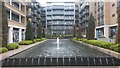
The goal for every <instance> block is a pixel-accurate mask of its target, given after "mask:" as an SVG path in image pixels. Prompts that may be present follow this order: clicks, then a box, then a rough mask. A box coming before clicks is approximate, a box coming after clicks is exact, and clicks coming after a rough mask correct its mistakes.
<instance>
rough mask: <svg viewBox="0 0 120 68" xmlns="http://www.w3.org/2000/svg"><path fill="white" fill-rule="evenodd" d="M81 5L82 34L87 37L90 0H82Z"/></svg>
mask: <svg viewBox="0 0 120 68" xmlns="http://www.w3.org/2000/svg"><path fill="white" fill-rule="evenodd" d="M79 6H80V7H79V18H80V25H81V30H82V36H83V37H86V31H87V27H88V19H89V0H80V5H79Z"/></svg>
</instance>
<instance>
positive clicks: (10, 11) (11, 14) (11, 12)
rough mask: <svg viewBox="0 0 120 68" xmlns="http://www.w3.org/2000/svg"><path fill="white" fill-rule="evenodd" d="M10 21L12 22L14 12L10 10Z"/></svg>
mask: <svg viewBox="0 0 120 68" xmlns="http://www.w3.org/2000/svg"><path fill="white" fill-rule="evenodd" d="M10 20H12V10H10Z"/></svg>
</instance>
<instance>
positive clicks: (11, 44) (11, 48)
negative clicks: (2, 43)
mask: <svg viewBox="0 0 120 68" xmlns="http://www.w3.org/2000/svg"><path fill="white" fill-rule="evenodd" d="M18 47H19V44H17V43H10V44H8V45H7V49H8V50H14V49H17V48H18Z"/></svg>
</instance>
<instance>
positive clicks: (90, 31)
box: [86, 13, 95, 39]
mask: <svg viewBox="0 0 120 68" xmlns="http://www.w3.org/2000/svg"><path fill="white" fill-rule="evenodd" d="M86 37H87V39H94V37H95V19H94V17H93V15H92V13H91V14H90V17H89V20H88V27H87V34H86Z"/></svg>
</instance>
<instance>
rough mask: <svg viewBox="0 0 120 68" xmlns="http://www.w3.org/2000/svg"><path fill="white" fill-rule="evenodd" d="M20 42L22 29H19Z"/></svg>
mask: <svg viewBox="0 0 120 68" xmlns="http://www.w3.org/2000/svg"><path fill="white" fill-rule="evenodd" d="M20 41H22V29H19V42H20Z"/></svg>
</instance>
